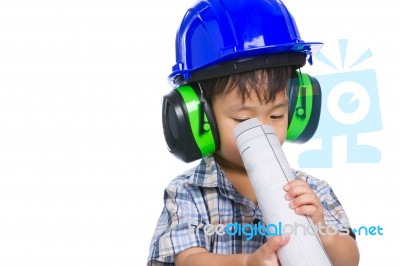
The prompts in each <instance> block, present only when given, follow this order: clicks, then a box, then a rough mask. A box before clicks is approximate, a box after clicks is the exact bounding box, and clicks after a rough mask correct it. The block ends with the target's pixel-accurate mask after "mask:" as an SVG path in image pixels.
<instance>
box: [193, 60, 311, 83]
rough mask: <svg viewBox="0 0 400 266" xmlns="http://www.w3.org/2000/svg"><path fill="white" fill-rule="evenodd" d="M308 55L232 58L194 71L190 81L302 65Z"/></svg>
mask: <svg viewBox="0 0 400 266" xmlns="http://www.w3.org/2000/svg"><path fill="white" fill-rule="evenodd" d="M306 57H307V55H306V54H305V53H280V54H270V55H266V56H262V57H260V56H257V57H251V58H245V59H240V60H232V61H229V62H226V63H222V64H218V65H215V66H212V67H208V68H205V69H202V70H199V71H196V72H193V73H192V74H191V77H190V80H189V81H188V82H196V81H200V80H206V79H212V78H218V77H223V76H227V75H232V74H239V73H243V72H248V71H253V70H258V69H264V68H272V67H280V66H296V67H302V66H304V65H305V63H306Z"/></svg>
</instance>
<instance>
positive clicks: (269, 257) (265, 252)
mask: <svg viewBox="0 0 400 266" xmlns="http://www.w3.org/2000/svg"><path fill="white" fill-rule="evenodd" d="M287 242H289V236H288V235H287V236H274V237H271V238H270V239H268V241H267V243H265V244H263V245H262V246H261V247H260V248H259V249H257V251H256V252H254V253H253V254H251V255H249V256H248V257H247V259H246V263H245V265H246V266H280V265H281V264H280V263H279V259H278V255H277V253H276V252H277V251H278V249H280V248H281V247H283V246H284V245H286V243H287Z"/></svg>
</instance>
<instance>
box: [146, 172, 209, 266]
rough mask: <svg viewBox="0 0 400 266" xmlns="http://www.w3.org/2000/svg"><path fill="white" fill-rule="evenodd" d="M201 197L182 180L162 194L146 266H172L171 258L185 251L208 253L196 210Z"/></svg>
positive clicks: (207, 245)
mask: <svg viewBox="0 0 400 266" xmlns="http://www.w3.org/2000/svg"><path fill="white" fill-rule="evenodd" d="M199 197H201V193H200V195H198V193H197V191H196V189H195V188H193V186H188V185H187V183H186V182H185V180H184V179H176V180H174V181H172V182H171V184H170V185H169V186H168V187H167V188H166V190H165V192H164V208H163V211H162V213H161V216H160V218H159V220H158V222H157V227H156V230H155V232H154V235H153V238H152V241H151V245H150V252H149V257H148V262H147V265H174V257H173V256H174V255H175V254H178V253H180V252H182V251H184V250H186V249H188V248H192V247H203V248H206V249H209V243H207V242H208V241H207V239H206V237H205V234H204V231H203V230H202V226H198V225H200V224H202V223H203V222H204V219H203V218H202V215H201V213H200V211H199V209H198V207H197V206H196V200H198V199H199Z"/></svg>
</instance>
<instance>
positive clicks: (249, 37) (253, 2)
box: [168, 0, 322, 87]
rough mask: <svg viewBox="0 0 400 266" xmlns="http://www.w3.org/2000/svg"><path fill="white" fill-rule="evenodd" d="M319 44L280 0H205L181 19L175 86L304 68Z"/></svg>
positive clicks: (175, 66) (174, 73)
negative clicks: (290, 67)
mask: <svg viewBox="0 0 400 266" xmlns="http://www.w3.org/2000/svg"><path fill="white" fill-rule="evenodd" d="M321 47H322V43H320V42H304V41H303V40H302V39H301V38H300V34H299V32H298V29H297V26H296V22H295V21H294V18H293V17H292V15H291V14H290V13H289V11H288V10H287V8H286V7H285V5H284V4H283V3H282V2H281V1H280V0H202V1H200V2H198V3H197V4H196V5H195V6H194V7H192V8H190V9H189V10H188V11H187V12H186V15H185V16H184V18H183V20H182V23H181V25H180V28H179V30H178V32H177V36H176V47H175V48H176V64H175V65H174V66H173V67H172V73H171V74H170V75H169V76H168V78H169V80H170V82H171V84H172V85H173V86H174V87H176V86H179V85H182V84H185V83H189V82H193V81H196V80H201V79H208V78H214V77H218V76H224V75H228V74H232V73H240V72H244V71H249V70H253V69H257V68H267V67H274V66H279V65H297V66H299V67H301V66H303V65H304V64H305V61H306V59H308V60H309V62H310V63H312V56H313V55H315V54H316V53H317V52H318V51H319V50H320V49H321ZM282 55H283V57H282ZM253 60H256V61H255V62H253ZM242 62H250V63H248V64H244V66H241V65H240V63H242ZM221 69H222V71H221Z"/></svg>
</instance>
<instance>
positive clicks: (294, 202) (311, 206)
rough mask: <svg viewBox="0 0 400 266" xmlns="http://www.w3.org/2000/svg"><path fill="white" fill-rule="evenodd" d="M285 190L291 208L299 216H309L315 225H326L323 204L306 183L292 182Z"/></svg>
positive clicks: (297, 180)
mask: <svg viewBox="0 0 400 266" xmlns="http://www.w3.org/2000/svg"><path fill="white" fill-rule="evenodd" d="M283 189H284V190H285V191H286V195H285V199H287V200H289V201H290V203H289V207H290V208H292V209H293V210H294V211H295V212H296V213H297V214H304V215H307V216H308V217H310V218H311V219H312V220H313V222H314V224H320V225H324V224H325V220H324V211H323V208H322V205H321V202H320V200H319V198H318V196H317V195H316V194H315V192H314V191H313V190H312V189H311V188H310V187H309V186H308V184H307V183H306V182H305V181H303V180H300V179H296V180H292V181H290V182H289V183H288V184H286V185H285V186H284V187H283Z"/></svg>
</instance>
